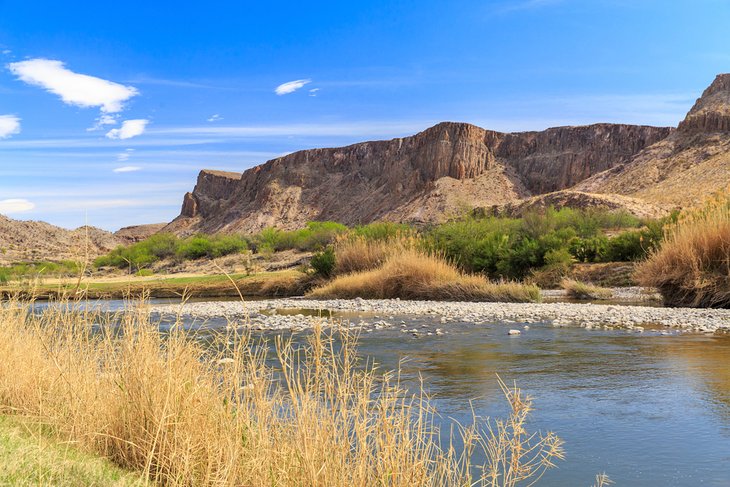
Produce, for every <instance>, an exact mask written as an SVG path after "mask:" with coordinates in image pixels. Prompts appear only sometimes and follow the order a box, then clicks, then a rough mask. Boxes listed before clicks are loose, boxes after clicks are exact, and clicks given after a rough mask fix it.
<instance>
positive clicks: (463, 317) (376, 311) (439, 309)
mask: <svg viewBox="0 0 730 487" xmlns="http://www.w3.org/2000/svg"><path fill="white" fill-rule="evenodd" d="M149 309H150V312H152V313H159V314H160V315H162V316H166V317H170V316H177V315H180V316H186V317H188V318H192V319H195V320H202V321H205V320H210V319H221V318H222V319H228V320H230V321H231V322H238V323H239V324H240V325H242V326H248V327H252V328H254V329H272V330H276V329H288V328H289V329H296V328H306V327H311V326H312V325H313V324H314V322H315V321H320V322H322V323H323V324H325V325H327V324H329V323H330V321H333V322H334V321H338V320H341V319H347V318H346V317H342V318H338V317H337V316H333V317H332V318H330V319H328V318H327V317H320V316H316V313H313V312H314V311H316V310H322V311H328V312H333V313H351V314H353V317H355V318H357V316H356V315H357V314H358V313H366V314H372V315H373V318H375V319H379V318H382V317H383V316H385V317H387V318H388V321H381V322H379V323H376V324H379V325H380V326H381V327H386V326H387V327H390V326H395V325H394V324H393V323H390V322H389V321H393V320H394V319H396V317H397V318H398V320H400V318H402V317H406V316H434V317H440V322H441V323H442V324H443V325H444V327H447V326H448V324H449V323H456V322H461V323H463V322H469V323H474V324H477V325H478V324H484V323H487V322H490V323H494V322H500V323H505V324H506V325H507V324H531V323H544V322H549V323H551V324H552V325H553V326H558V327H559V326H577V327H583V328H587V329H592V328H619V329H627V330H633V331H637V332H641V331H643V330H644V327H645V326H653V327H663V328H675V329H681V330H685V331H692V332H699V333H714V332H716V331H728V330H730V310H727V309H706V308H702V309H696V308H664V307H651V306H635V305H622V304H590V303H585V304H583V303H566V302H553V303H481V302H479V303H475V302H452V301H405V300H399V299H382V300H365V299H359V298H358V299H325V300H315V299H307V298H283V299H273V300H271V299H269V300H261V301H246V302H240V301H209V302H194V303H190V302H189V303H184V304H171V305H151V306H150V308H149ZM281 310H301V311H303V312H302V313H298V314H296V315H290V314H279V311H281ZM306 313H309V314H315V316H306ZM376 328H377V327H376Z"/></svg>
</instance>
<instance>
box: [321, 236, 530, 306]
mask: <svg viewBox="0 0 730 487" xmlns="http://www.w3.org/2000/svg"><path fill="white" fill-rule="evenodd" d="M339 257H340V256H339V254H337V258H338V261H339ZM310 296H312V297H320V298H344V299H348V298H350V299H351V298H357V297H359V298H365V299H390V298H401V299H418V300H427V299H433V300H451V301H500V302H530V301H539V299H540V290H539V289H538V288H537V287H536V286H532V285H525V284H519V283H514V282H499V283H495V282H491V281H489V280H488V279H486V278H484V277H482V276H476V275H469V274H464V273H462V272H460V271H459V270H458V269H457V268H456V267H455V266H453V265H452V264H450V263H449V262H447V261H446V260H445V259H444V258H442V257H440V256H437V255H431V254H429V253H427V252H425V251H423V250H418V249H403V250H400V251H397V252H394V253H391V254H390V255H389V256H388V258H387V259H386V260H385V261H384V262H383V263H382V264H381V265H380V266H379V267H377V268H374V269H371V270H366V271H363V272H355V273H352V274H346V275H343V276H340V277H337V278H335V279H334V280H333V281H331V282H329V283H327V284H324V285H323V286H321V287H319V288H316V289H314V290H313V291H312V292H311V293H310Z"/></svg>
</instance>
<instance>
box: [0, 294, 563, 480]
mask: <svg viewBox="0 0 730 487" xmlns="http://www.w3.org/2000/svg"><path fill="white" fill-rule="evenodd" d="M203 338H205V343H204V342H203V341H201V340H200V339H203ZM356 339H357V337H356V336H355V335H353V334H352V332H350V331H348V330H347V329H342V330H329V331H325V330H322V329H321V328H320V327H316V328H315V329H314V330H313V331H312V333H311V334H310V335H309V337H308V339H307V341H306V343H304V344H297V343H295V342H293V341H292V340H291V339H289V340H284V339H282V338H279V339H278V340H277V341H276V342H275V355H276V357H275V358H276V360H272V359H273V358H274V357H271V356H270V352H269V349H270V347H269V345H268V344H266V343H259V342H254V341H252V340H251V339H250V338H249V337H248V336H247V335H246V334H245V333H238V332H236V330H235V327H233V326H230V327H227V328H226V329H225V330H221V332H220V333H216V334H213V335H210V336H207V337H204V336H198V335H196V334H194V333H192V332H187V331H185V330H184V329H183V327H182V326H180V323H178V324H176V326H173V327H172V329H171V331H170V332H169V333H167V334H163V333H161V332H160V331H159V328H158V326H157V325H155V324H154V323H150V321H149V314H148V312H147V311H146V309H145V307H144V306H137V307H134V308H130V311H128V312H126V313H117V314H114V315H111V316H108V315H104V314H101V313H98V312H94V311H90V310H89V309H88V307H83V306H81V303H78V302H56V303H52V304H51V306H49V308H48V309H47V310H46V311H44V312H43V313H42V314H38V313H32V312H30V308H29V303H22V302H18V301H9V302H5V303H3V306H2V307H0V356H2V357H3V360H2V361H0V407H1V408H2V410H3V412H5V413H15V414H22V415H25V416H29V417H33V418H35V419H36V420H37V421H39V422H41V423H43V424H46V425H47V426H48V427H49V428H50V429H51V430H52V431H54V432H55V434H56V435H58V436H59V437H61V438H63V439H65V440H69V441H72V442H74V443H75V444H77V445H78V446H79V447H80V448H82V449H84V450H87V451H90V452H93V453H96V454H99V455H103V456H105V457H107V458H110V459H112V460H113V461H115V462H116V463H118V464H119V465H121V466H124V467H128V468H132V469H134V470H137V471H140V472H144V473H145V475H146V476H147V477H148V478H149V479H150V480H151V481H153V482H158V483H161V484H165V485H173V486H178V485H179V486H182V485H196V486H197V485H248V486H259V485H279V486H290V485H297V486H312V487H314V486H321V485H327V486H347V487H353V486H371V485H387V486H409V487H410V486H414V485H425V486H431V485H432V486H449V485H453V486H457V485H458V486H462V485H505V486H507V485H515V482H517V481H520V480H521V479H527V478H537V476H538V475H540V474H541V472H543V471H544V469H546V468H550V467H551V466H552V465H553V461H554V460H558V459H560V458H562V449H561V446H560V445H561V443H560V441H559V440H558V439H557V437H555V436H554V435H553V434H551V433H550V434H548V435H546V436H539V435H537V436H536V435H533V434H530V433H528V432H526V431H525V421H526V418H527V415H528V413H529V412H530V410H531V407H530V405H531V403H530V401H529V398H525V397H524V396H523V394H522V393H521V392H520V391H519V390H518V389H516V388H511V389H509V388H506V387H505V386H504V385H503V390H504V392H505V395H506V397H507V398H508V400H509V401H510V404H511V406H512V414H511V416H510V418H509V419H507V420H504V421H497V422H494V423H488V425H491V426H485V425H484V424H482V423H477V422H475V423H474V424H473V425H472V426H469V427H468V428H465V429H464V430H463V431H462V433H463V435H464V442H465V443H466V444H467V445H468V448H466V449H465V450H463V452H461V453H459V454H457V452H455V451H454V449H453V448H442V447H441V446H440V443H439V440H438V435H439V431H438V428H436V426H435V425H434V414H435V413H434V411H433V408H432V407H431V405H430V402H429V399H428V396H427V395H426V394H425V393H424V392H423V388H421V389H420V390H418V391H416V392H415V393H411V392H408V391H407V390H406V389H405V388H404V387H403V386H402V385H401V383H400V380H399V374H398V373H397V372H396V373H386V374H379V373H377V372H376V371H375V369H374V368H373V367H372V366H366V365H363V364H362V363H361V362H360V360H359V359H358V358H357V353H356V352H357V351H356V348H355V345H356ZM276 364H278V365H276ZM475 454H478V455H483V456H485V457H486V459H487V460H486V464H485V465H484V466H482V467H478V466H475V465H473V458H474V456H475ZM534 455H539V458H540V459H541V460H540V461H539V462H537V460H535V459H536V458H538V457H537V456H534ZM536 462H537V463H536ZM478 468H481V470H482V471H484V472H488V473H489V476H487V477H483V478H481V479H476V480H475V479H474V478H473V476H472V473H473V471H475V469H478Z"/></svg>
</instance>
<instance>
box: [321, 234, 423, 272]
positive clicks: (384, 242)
mask: <svg viewBox="0 0 730 487" xmlns="http://www.w3.org/2000/svg"><path fill="white" fill-rule="evenodd" d="M422 246H423V242H422V241H421V240H420V239H419V238H418V237H417V236H415V235H401V234H399V233H396V234H394V235H389V236H388V237H386V238H378V239H372V238H367V237H364V236H361V235H349V236H344V237H342V238H340V239H338V240H337V242H336V243H335V245H334V251H335V256H336V263H335V268H334V273H335V274H337V275H343V274H350V273H352V272H361V271H367V270H372V269H376V268H378V267H380V266H381V265H383V263H385V261H386V260H388V259H389V258H390V257H391V256H393V255H397V254H401V253H403V252H404V251H406V250H413V249H417V248H420V247H422Z"/></svg>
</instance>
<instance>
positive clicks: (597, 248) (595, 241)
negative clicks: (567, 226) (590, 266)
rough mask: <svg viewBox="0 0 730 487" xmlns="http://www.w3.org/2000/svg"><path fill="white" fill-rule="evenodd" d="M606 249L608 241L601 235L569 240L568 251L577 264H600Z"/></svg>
mask: <svg viewBox="0 0 730 487" xmlns="http://www.w3.org/2000/svg"><path fill="white" fill-rule="evenodd" d="M607 247H608V239H607V238H606V237H605V236H603V235H597V236H595V237H590V238H580V237H579V238H575V239H573V240H571V241H570V245H569V247H568V250H569V251H570V254H571V255H572V256H573V257H575V259H576V260H577V261H578V262H602V261H603V259H604V256H605V254H606V248H607Z"/></svg>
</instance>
